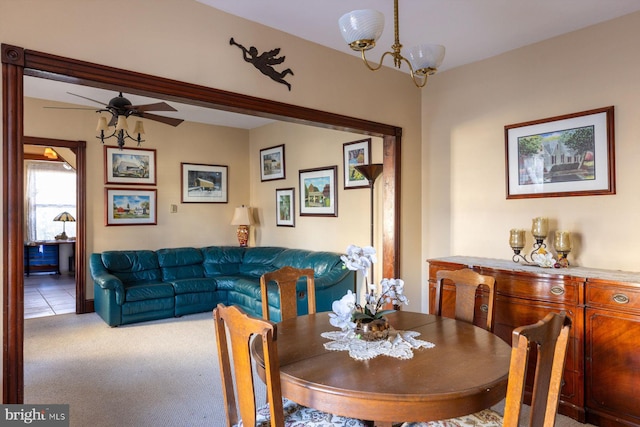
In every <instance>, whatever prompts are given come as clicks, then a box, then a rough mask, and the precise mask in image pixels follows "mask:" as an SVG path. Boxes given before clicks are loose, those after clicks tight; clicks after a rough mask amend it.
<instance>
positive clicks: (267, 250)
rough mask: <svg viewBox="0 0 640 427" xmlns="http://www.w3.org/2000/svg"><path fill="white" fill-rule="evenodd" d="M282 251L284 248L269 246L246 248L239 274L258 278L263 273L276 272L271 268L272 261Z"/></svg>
mask: <svg viewBox="0 0 640 427" xmlns="http://www.w3.org/2000/svg"><path fill="white" fill-rule="evenodd" d="M284 250H285V249H284V248H276V247H269V246H265V247H257V248H247V250H246V252H245V253H244V258H243V259H242V264H241V265H240V273H242V274H245V275H247V276H251V277H260V276H262V275H263V274H264V273H267V272H269V271H273V270H277V268H274V267H273V261H274V260H275V259H276V257H277V256H278V255H279V254H280V253H281V252H282V251H284Z"/></svg>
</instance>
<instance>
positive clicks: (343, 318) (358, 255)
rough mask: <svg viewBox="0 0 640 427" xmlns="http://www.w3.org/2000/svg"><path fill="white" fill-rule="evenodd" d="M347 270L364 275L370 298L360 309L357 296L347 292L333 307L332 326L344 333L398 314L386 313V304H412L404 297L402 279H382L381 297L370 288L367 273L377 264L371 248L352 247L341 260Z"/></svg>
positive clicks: (388, 311)
mask: <svg viewBox="0 0 640 427" xmlns="http://www.w3.org/2000/svg"><path fill="white" fill-rule="evenodd" d="M340 258H341V259H342V261H343V262H344V266H345V268H348V269H349V270H353V271H360V272H362V274H363V276H364V278H365V284H364V286H365V289H367V294H366V297H365V304H364V306H361V305H360V304H358V303H357V301H356V294H354V293H353V292H351V290H349V291H347V294H346V295H344V296H343V297H342V298H341V299H339V300H337V301H334V302H333V304H332V305H331V309H332V310H333V312H332V313H329V323H331V325H333V326H335V327H337V328H341V329H342V330H347V329H354V328H355V326H356V321H358V320H361V321H371V320H374V319H380V318H382V317H383V316H384V315H386V314H389V313H393V312H394V311H395V310H383V306H384V305H385V304H393V305H394V306H397V305H400V304H409V300H408V299H407V297H406V296H405V295H404V281H403V280H402V279H382V280H381V281H380V288H381V291H380V294H378V293H377V287H376V286H375V285H373V284H372V285H370V286H367V284H366V281H367V271H368V270H369V268H371V266H372V265H373V263H374V262H376V250H375V249H374V248H373V247H371V246H366V247H364V248H361V247H359V246H355V245H349V247H348V248H347V254H346V255H343V256H341V257H340Z"/></svg>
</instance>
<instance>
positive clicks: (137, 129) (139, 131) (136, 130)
mask: <svg viewBox="0 0 640 427" xmlns="http://www.w3.org/2000/svg"><path fill="white" fill-rule="evenodd" d="M133 133H137V134H139V135H144V125H143V124H142V120H136V126H135V128H134V130H133Z"/></svg>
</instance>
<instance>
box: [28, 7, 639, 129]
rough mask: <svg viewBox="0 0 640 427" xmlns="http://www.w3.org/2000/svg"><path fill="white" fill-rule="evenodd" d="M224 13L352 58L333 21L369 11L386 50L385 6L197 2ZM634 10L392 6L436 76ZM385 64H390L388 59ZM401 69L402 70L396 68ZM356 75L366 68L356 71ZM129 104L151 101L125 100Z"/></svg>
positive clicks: (52, 95)
mask: <svg viewBox="0 0 640 427" xmlns="http://www.w3.org/2000/svg"><path fill="white" fill-rule="evenodd" d="M196 1H198V2H200V3H203V4H206V5H209V6H211V7H214V8H216V9H219V10H222V11H224V12H228V13H231V14H233V15H237V16H240V17H243V18H246V19H248V20H251V21H254V22H258V23H260V24H263V25H266V26H269V27H272V28H275V29H278V30H280V31H283V32H286V33H289V34H293V35H295V36H298V37H301V38H303V39H306V40H309V41H312V42H315V43H318V44H321V45H324V46H327V47H330V48H333V49H336V50H338V51H341V52H345V53H349V54H353V55H356V56H359V54H358V53H356V52H353V51H352V50H351V49H349V47H348V46H347V44H346V43H345V42H344V40H343V39H342V36H341V35H340V32H339V30H338V23H337V22H338V19H339V17H340V16H341V15H343V14H344V13H347V12H349V11H351V10H354V9H365V8H368V9H376V10H379V11H380V12H382V13H383V14H384V15H385V18H386V24H385V31H384V33H383V35H382V37H381V39H380V40H379V41H378V43H377V47H376V48H375V49H373V50H372V51H370V54H369V58H370V59H371V60H372V61H374V62H377V61H378V60H379V57H380V55H381V54H382V52H384V51H386V50H390V47H391V45H392V44H393V2H392V1H391V0H316V1H310V0H277V1H265V0H235V1H230V0H196ZM639 10H640V1H639V0H399V26H400V42H401V43H402V44H403V45H404V46H405V48H409V47H411V46H414V45H417V44H421V43H437V44H442V45H444V46H445V48H446V54H445V58H444V62H443V63H442V66H441V67H440V70H439V71H440V72H442V71H445V70H448V69H451V68H454V67H458V66H461V65H464V64H468V63H471V62H475V61H479V60H482V59H485V58H489V57H491V56H495V55H498V54H500V53H503V52H506V51H509V50H512V49H516V48H519V47H522V46H526V45H529V44H532V43H536V42H538V41H541V40H545V39H548V38H551V37H554V36H557V35H560V34H563V33H567V32H570V31H574V30H577V29H580V28H584V27H587V26H589V25H593V24H596V23H598V22H602V21H606V20H609V19H613V18H616V17H618V16H622V15H626V14H628V13H632V12H635V11H639ZM386 61H387V62H388V63H385V65H388V66H392V61H390V60H389V59H388V58H387V60H386ZM401 69H402V70H403V71H408V69H407V67H406V65H403V67H402V68H401ZM363 72H366V69H365V68H364V66H363ZM24 92H25V96H30V97H35V98H42V99H50V100H55V101H60V102H67V103H73V104H78V105H85V106H88V107H99V105H98V104H96V103H94V102H91V101H86V100H83V99H81V98H78V97H76V96H72V95H69V94H68V93H67V92H71V93H76V94H79V95H82V96H85V97H88V98H91V99H94V100H100V101H103V102H104V103H105V104H106V103H108V101H109V100H110V99H111V98H112V97H114V96H116V95H117V93H115V91H105V90H103V89H97V88H90V87H86V86H82V87H80V86H75V85H70V84H66V83H59V82H53V81H50V80H44V79H37V78H31V77H25V89H24ZM124 96H125V97H127V98H128V99H129V100H130V101H131V102H132V104H133V105H142V104H148V103H153V102H157V101H158V100H156V99H152V98H146V97H140V96H135V95H130V94H126V93H125V94H124ZM169 104H171V105H172V106H174V107H175V108H176V109H177V110H178V112H177V113H165V112H162V113H158V114H161V115H167V116H173V117H178V118H182V119H185V120H188V121H193V122H199V123H208V124H214V125H224V126H231V127H238V128H245V129H252V128H255V127H259V126H262V125H264V124H266V123H270V122H271V121H270V120H267V119H262V118H259V117H252V116H244V115H239V114H234V113H227V112H222V111H216V110H211V109H204V108H200V107H195V106H192V105H186V104H179V103H175V102H169Z"/></svg>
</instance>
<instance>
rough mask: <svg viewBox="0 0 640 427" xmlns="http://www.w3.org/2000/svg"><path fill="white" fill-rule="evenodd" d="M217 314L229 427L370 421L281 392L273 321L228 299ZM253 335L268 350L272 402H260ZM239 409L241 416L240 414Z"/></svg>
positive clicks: (351, 426) (320, 426)
mask: <svg viewBox="0 0 640 427" xmlns="http://www.w3.org/2000/svg"><path fill="white" fill-rule="evenodd" d="M213 318H214V321H215V330H216V342H217V346H218V360H219V362H220V377H221V378H222V389H223V395H224V403H225V411H226V415H227V422H226V426H227V427H231V426H247V427H254V426H259V427H263V426H264V427H266V426H271V427H283V426H291V427H293V426H301V425H304V426H315V427H330V426H348V427H365V426H367V424H366V423H365V422H363V421H360V420H357V419H353V418H347V417H343V416H339V415H334V414H329V413H326V412H322V411H318V410H316V409H312V408H307V407H305V406H301V405H298V404H297V403H295V402H293V401H291V400H289V399H283V398H282V390H281V386H280V363H279V360H278V348H277V336H278V334H277V325H276V324H275V323H274V322H271V321H269V320H265V319H260V318H257V317H253V316H249V315H248V314H246V313H245V312H244V311H242V309H241V308H239V307H236V306H229V307H226V306H225V305H224V304H218V306H217V307H216V308H215V309H214V310H213ZM253 338H255V339H261V340H262V351H263V354H264V363H265V383H266V389H267V403H266V404H265V405H263V406H261V407H257V406H256V393H255V387H254V375H253V369H252V365H251V352H250V344H251V340H252V339H253ZM229 344H230V345H231V348H230V349H229ZM232 360H233V362H232ZM234 378H235V389H234ZM238 409H239V410H240V417H241V418H238Z"/></svg>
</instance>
